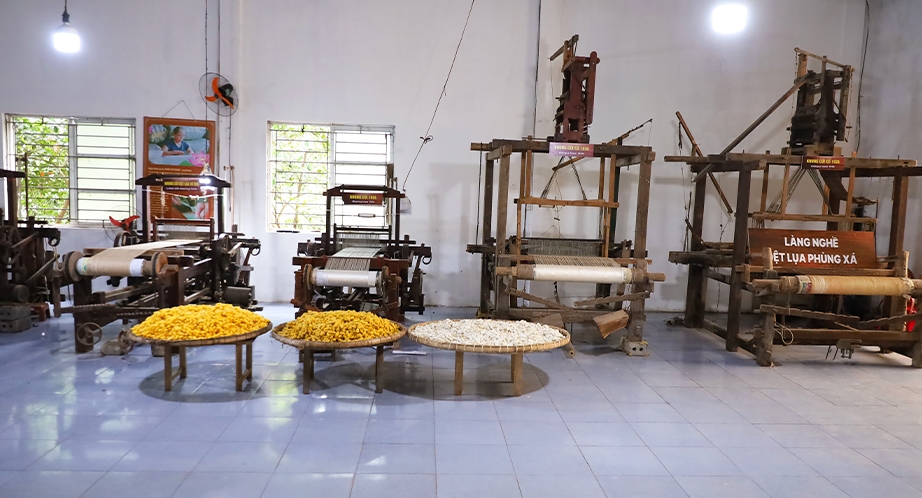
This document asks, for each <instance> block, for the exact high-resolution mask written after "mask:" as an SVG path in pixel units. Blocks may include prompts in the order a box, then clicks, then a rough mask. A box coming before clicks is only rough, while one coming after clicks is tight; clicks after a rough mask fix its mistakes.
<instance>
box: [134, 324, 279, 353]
mask: <svg viewBox="0 0 922 498" xmlns="http://www.w3.org/2000/svg"><path fill="white" fill-rule="evenodd" d="M270 329H272V322H269V324H268V325H266V326H265V327H262V328H260V329H257V330H254V331H252V332H247V333H244V334H237V335H229V336H226V337H215V338H212V339H193V340H188V341H167V340H160V339H151V338H148V337H142V336H139V335H135V334H134V330H130V331H129V332H128V338H129V339H131V340H132V341H135V342H139V343H141V344H150V345H152V346H173V347H187V348H193V347H199V346H213V345H216V344H235V343H237V342H240V341H248V340H250V339H255V338H256V337H259V336H261V335H263V334H265V333H266V332H268V331H269V330H270Z"/></svg>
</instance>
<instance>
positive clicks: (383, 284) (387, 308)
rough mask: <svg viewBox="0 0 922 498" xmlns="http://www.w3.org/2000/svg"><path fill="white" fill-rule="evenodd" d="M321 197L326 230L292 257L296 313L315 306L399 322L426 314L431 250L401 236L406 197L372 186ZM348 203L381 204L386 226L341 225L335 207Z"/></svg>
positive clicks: (330, 192) (347, 188)
mask: <svg viewBox="0 0 922 498" xmlns="http://www.w3.org/2000/svg"><path fill="white" fill-rule="evenodd" d="M388 176H389V177H390V175H388ZM323 195H324V196H325V197H326V230H325V231H324V233H323V234H322V235H321V236H320V237H318V238H317V240H316V241H314V242H301V243H299V244H298V255H297V256H295V257H293V258H292V261H291V262H292V264H293V265H294V266H295V267H296V268H297V270H295V290H294V298H293V299H292V300H291V303H292V304H293V305H295V306H296V307H297V308H298V311H297V313H296V315H297V316H301V314H303V313H304V312H305V311H308V310H311V309H321V310H357V311H372V312H375V313H378V314H380V315H381V316H384V317H386V318H388V319H389V320H395V321H401V322H402V321H403V319H404V315H405V313H406V312H408V311H416V312H418V313H419V314H420V315H422V314H423V312H424V311H425V310H426V306H425V294H424V293H423V275H424V274H425V273H424V272H423V270H422V268H421V265H428V264H429V262H430V261H432V248H431V247H427V246H426V245H425V244H420V245H416V241H414V240H410V237H409V235H404V236H403V238H401V233H400V209H399V206H398V204H399V202H400V200H401V199H403V198H405V197H406V195H405V194H403V193H402V192H400V191H398V190H396V189H393V188H391V187H387V186H374V185H339V186H336V187H333V188H331V189H328V190H327V191H325V192H324V193H323ZM334 200H338V201H339V203H341V204H337V203H335V202H334ZM349 204H356V205H363V204H365V205H379V206H383V208H384V211H385V213H386V214H385V222H384V224H383V225H382V226H380V227H362V226H349V225H345V224H342V225H341V224H337V223H336V222H335V220H334V219H335V218H336V213H335V211H336V208H337V206H340V205H349ZM357 216H358V217H362V215H361V214H359V215H357ZM372 291H374V292H372Z"/></svg>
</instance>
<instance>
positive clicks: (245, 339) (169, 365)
mask: <svg viewBox="0 0 922 498" xmlns="http://www.w3.org/2000/svg"><path fill="white" fill-rule="evenodd" d="M271 329H272V322H269V323H268V324H267V325H266V326H265V327H262V328H260V329H257V330H254V331H252V332H246V333H244V334H237V335H230V336H226V337H215V338H212V339H193V340H188V341H167V340H158V339H151V338H148V337H141V336H139V335H135V334H134V331H133V330H130V331H128V334H127V336H128V339H130V340H132V341H135V342H138V343H141V344H150V345H151V346H163V348H164V351H163V390H164V391H171V390H172V389H173V379H175V378H176V377H177V376H178V377H179V378H180V379H185V378H186V373H187V371H186V348H198V347H202V346H217V345H221V344H231V345H234V346H236V349H237V355H236V364H237V365H236V366H237V375H236V388H237V390H238V391H242V390H243V381H244V380H253V340H255V339H256V338H257V337H259V336H261V335H263V334H265V333H266V332H268V331H269V330H271ZM174 348H176V350H178V352H179V368H177V369H176V371H175V372H174V371H173V351H174ZM244 352H245V353H246V368H244Z"/></svg>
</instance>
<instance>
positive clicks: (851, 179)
mask: <svg viewBox="0 0 922 498" xmlns="http://www.w3.org/2000/svg"><path fill="white" fill-rule="evenodd" d="M857 170H858V168H850V169H849V170H848V196H847V197H846V198H845V217H846V218H851V217H852V210H853V209H854V206H852V203H854V200H855V172H856V171H857ZM840 230H848V231H851V230H852V227H850V226H848V224H846V226H845V227H844V228H841V229H840Z"/></svg>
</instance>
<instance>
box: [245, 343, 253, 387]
mask: <svg viewBox="0 0 922 498" xmlns="http://www.w3.org/2000/svg"><path fill="white" fill-rule="evenodd" d="M246 347H247V365H246V366H247V380H253V341H252V340H249V341H247V344H246Z"/></svg>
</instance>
